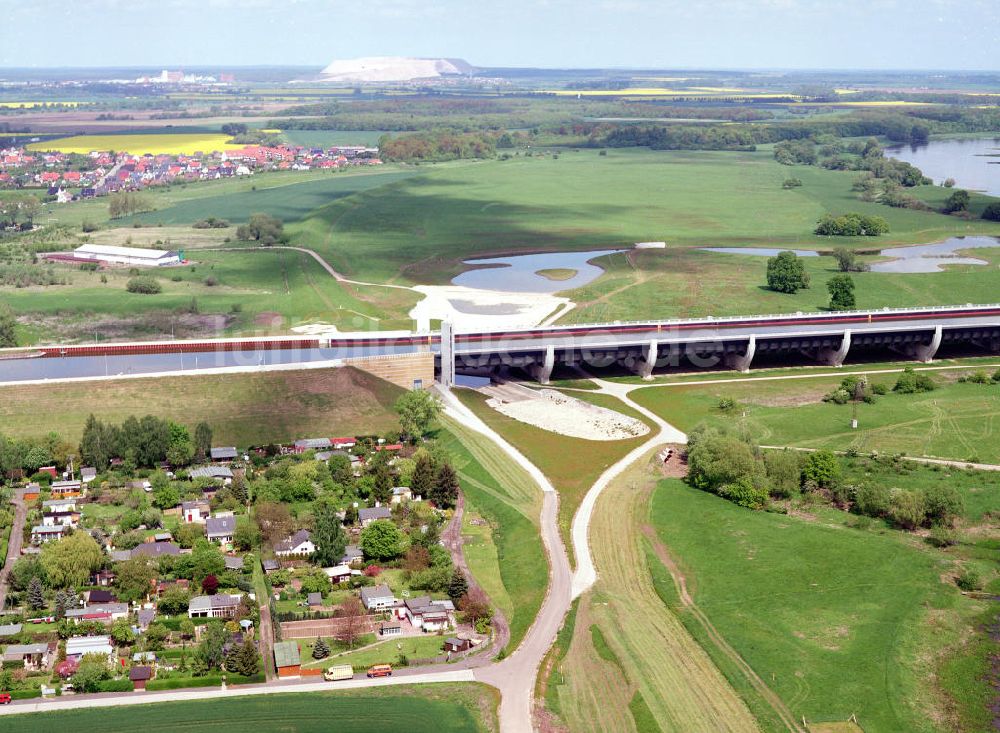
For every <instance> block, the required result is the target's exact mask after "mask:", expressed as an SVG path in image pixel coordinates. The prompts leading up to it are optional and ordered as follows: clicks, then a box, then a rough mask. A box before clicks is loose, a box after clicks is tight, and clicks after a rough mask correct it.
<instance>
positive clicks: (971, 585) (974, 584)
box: [955, 568, 983, 592]
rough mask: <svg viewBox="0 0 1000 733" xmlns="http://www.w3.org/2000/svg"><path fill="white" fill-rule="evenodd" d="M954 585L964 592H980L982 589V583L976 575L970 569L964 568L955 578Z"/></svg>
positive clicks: (977, 574)
mask: <svg viewBox="0 0 1000 733" xmlns="http://www.w3.org/2000/svg"><path fill="white" fill-rule="evenodd" d="M955 585H957V586H958V587H959V588H961V589H962V590H964V591H967V592H971V591H977V590H981V589H982V587H983V581H982V579H981V578H980V577H979V573H977V572H976V571H975V570H973V569H972V568H965V569H964V570H963V571H962V572H961V573H959V574H958V577H957V578H955Z"/></svg>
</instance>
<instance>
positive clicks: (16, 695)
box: [10, 687, 42, 700]
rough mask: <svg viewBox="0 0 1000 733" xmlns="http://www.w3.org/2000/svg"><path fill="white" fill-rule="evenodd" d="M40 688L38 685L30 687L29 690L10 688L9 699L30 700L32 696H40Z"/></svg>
mask: <svg viewBox="0 0 1000 733" xmlns="http://www.w3.org/2000/svg"><path fill="white" fill-rule="evenodd" d="M41 696H42V690H41V688H38V687H32V688H31V689H29V690H11V691H10V699H11V700H30V699H31V698H33V697H41Z"/></svg>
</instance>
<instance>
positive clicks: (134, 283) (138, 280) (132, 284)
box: [125, 275, 163, 295]
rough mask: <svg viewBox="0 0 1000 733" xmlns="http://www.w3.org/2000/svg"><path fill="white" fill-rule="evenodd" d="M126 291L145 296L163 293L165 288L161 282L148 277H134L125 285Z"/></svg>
mask: <svg viewBox="0 0 1000 733" xmlns="http://www.w3.org/2000/svg"><path fill="white" fill-rule="evenodd" d="M125 289H126V290H128V291H129V292H130V293H142V294H143V295H156V294H157V293H161V292H163V287H162V286H161V285H160V283H159V281H158V280H156V279H155V278H152V277H149V276H148V275H139V276H137V277H133V278H132V279H131V280H129V281H128V283H127V284H126V285H125Z"/></svg>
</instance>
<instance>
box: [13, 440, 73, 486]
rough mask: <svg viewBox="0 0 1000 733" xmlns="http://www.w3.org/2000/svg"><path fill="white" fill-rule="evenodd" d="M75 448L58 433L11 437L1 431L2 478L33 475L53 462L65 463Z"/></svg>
mask: <svg viewBox="0 0 1000 733" xmlns="http://www.w3.org/2000/svg"><path fill="white" fill-rule="evenodd" d="M73 450H74V449H73V446H71V445H70V444H69V443H66V442H65V441H63V440H62V438H60V437H59V435H58V434H57V433H48V434H47V435H45V436H43V437H40V438H9V437H7V436H5V435H4V434H3V433H0V478H3V477H15V476H31V475H32V474H34V473H35V472H36V471H37V470H38V469H39V468H41V467H42V466H48V465H51V464H53V463H56V464H60V465H65V463H66V460H67V456H68V455H69V454H70V453H72V452H73ZM49 478H51V477H49Z"/></svg>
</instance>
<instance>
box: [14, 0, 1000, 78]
mask: <svg viewBox="0 0 1000 733" xmlns="http://www.w3.org/2000/svg"><path fill="white" fill-rule="evenodd" d="M0 18H2V26H3V27H2V28H0V69H2V68H3V67H54V66H143V67H146V66H153V67H159V66H162V67H171V68H175V67H184V66H185V65H186V66H215V65H219V66H231V67H238V66H257V65H278V66H282V65H307V66H325V65H326V64H328V63H329V62H330V61H332V60H333V59H336V58H341V59H343V58H355V57H359V56H426V57H454V58H463V59H465V60H466V61H468V62H469V63H471V64H472V65H474V66H519V67H543V68H581V67H582V68H614V67H618V68H672V69H678V68H729V69H743V68H781V69H795V68H806V69H820V68H833V69H954V70H960V69H968V70H986V71H996V70H998V69H1000V53H997V49H998V47H1000V1H998V0H714V1H712V2H703V1H702V0H500V1H497V0H492V1H490V2H483V1H481V0H352V1H351V2H345V1H343V0H82V2H66V0H0Z"/></svg>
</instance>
